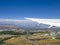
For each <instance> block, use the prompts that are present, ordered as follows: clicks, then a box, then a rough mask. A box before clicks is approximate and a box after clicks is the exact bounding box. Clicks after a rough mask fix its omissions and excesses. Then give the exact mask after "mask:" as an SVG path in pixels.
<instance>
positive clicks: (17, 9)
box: [0, 0, 60, 19]
mask: <svg viewBox="0 0 60 45" xmlns="http://www.w3.org/2000/svg"><path fill="white" fill-rule="evenodd" d="M24 17H31V18H60V0H0V19H23V18H24Z"/></svg>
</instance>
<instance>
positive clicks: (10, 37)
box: [0, 31, 60, 45]
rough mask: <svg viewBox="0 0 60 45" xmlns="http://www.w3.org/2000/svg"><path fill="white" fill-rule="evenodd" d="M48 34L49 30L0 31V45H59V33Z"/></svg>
mask: <svg viewBox="0 0 60 45" xmlns="http://www.w3.org/2000/svg"><path fill="white" fill-rule="evenodd" d="M51 34H53V36H50V32H49V33H48V32H47V33H46V32H34V33H31V32H30V33H29V34H27V33H26V32H22V33H21V32H19V31H18V32H15V31H3V32H0V45H59V44H60V35H56V36H55V35H54V34H55V32H52V33H51Z"/></svg>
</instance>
